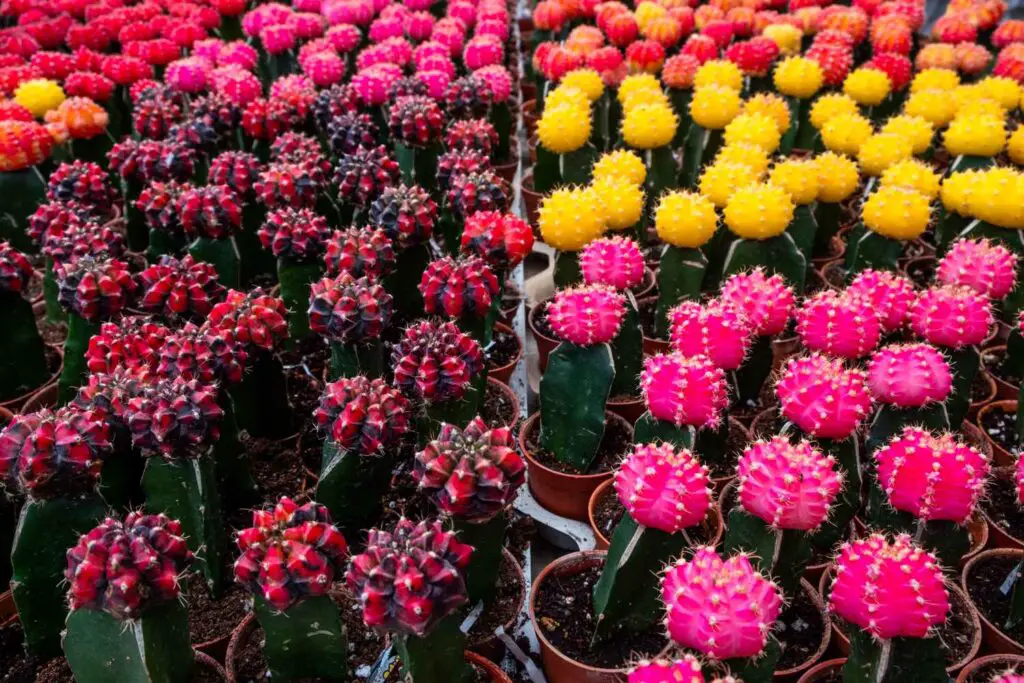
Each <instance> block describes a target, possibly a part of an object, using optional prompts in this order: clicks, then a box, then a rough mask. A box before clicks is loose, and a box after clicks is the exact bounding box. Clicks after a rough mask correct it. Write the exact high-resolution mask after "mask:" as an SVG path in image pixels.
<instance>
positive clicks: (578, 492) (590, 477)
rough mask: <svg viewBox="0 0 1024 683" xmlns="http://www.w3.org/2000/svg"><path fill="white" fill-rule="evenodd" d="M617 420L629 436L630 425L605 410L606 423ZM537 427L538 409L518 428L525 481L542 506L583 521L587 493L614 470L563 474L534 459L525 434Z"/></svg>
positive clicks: (584, 519) (585, 513)
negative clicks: (596, 472) (527, 445)
mask: <svg viewBox="0 0 1024 683" xmlns="http://www.w3.org/2000/svg"><path fill="white" fill-rule="evenodd" d="M612 420H619V421H620V422H621V423H622V425H623V426H624V427H625V428H626V429H627V430H629V434H630V439H632V434H633V427H632V426H630V424H629V423H628V422H627V421H626V420H625V418H622V417H619V416H618V415H616V414H615V413H612V412H607V411H606V412H605V422H606V423H607V422H609V421H612ZM538 429H540V412H536V413H534V414H533V415H531V416H530V417H529V418H528V419H527V420H526V421H525V422H523V425H522V426H521V427H520V428H519V449H520V450H521V451H522V453H523V455H524V456H525V457H526V472H527V481H528V483H529V485H530V492H531V493H533V496H534V498H536V499H537V502H538V503H540V504H541V505H542V506H543V507H544V508H545V509H547V510H549V511H551V512H553V513H555V514H556V515H560V516H562V517H568V518H569V519H575V520H579V521H581V522H585V521H586V520H587V504H588V503H589V502H590V495H591V494H592V493H593V492H594V489H596V488H597V487H598V486H600V485H601V484H602V483H603V482H605V481H606V480H608V479H611V478H612V475H613V474H614V472H612V471H608V472H600V473H598V474H566V473H564V472H559V471H557V470H552V469H549V468H547V467H545V466H544V465H542V464H540V463H539V462H537V460H535V459H534V457H533V454H531V453H530V451H529V449H528V448H527V447H526V441H527V438H526V437H527V435H529V434H531V433H532V432H534V431H535V430H538Z"/></svg>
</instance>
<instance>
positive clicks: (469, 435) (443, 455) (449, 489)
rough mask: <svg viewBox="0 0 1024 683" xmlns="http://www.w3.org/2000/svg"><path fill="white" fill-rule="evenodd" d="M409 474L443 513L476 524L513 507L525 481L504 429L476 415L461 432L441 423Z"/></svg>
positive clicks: (523, 467)
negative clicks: (510, 506) (433, 438)
mask: <svg viewBox="0 0 1024 683" xmlns="http://www.w3.org/2000/svg"><path fill="white" fill-rule="evenodd" d="M412 476H413V479H414V480H415V481H416V483H417V484H419V487H420V489H422V490H423V491H425V492H426V493H427V494H428V495H429V496H430V497H431V499H432V500H433V501H434V503H435V504H436V505H437V507H438V509H439V510H440V511H441V512H444V513H447V514H449V515H452V516H454V517H459V518H463V519H467V520H470V521H477V522H479V521H487V520H489V519H492V518H493V517H494V516H495V515H496V514H498V513H499V512H501V511H502V510H504V509H505V508H506V507H508V506H509V505H510V504H511V503H512V501H513V499H515V497H516V492H517V491H518V490H519V487H520V486H522V485H523V483H524V482H525V481H526V463H525V462H524V461H523V459H522V458H521V457H520V456H519V454H518V453H516V450H515V448H514V447H513V444H512V435H511V433H510V432H509V430H508V429H506V428H504V427H495V428H489V427H488V426H487V425H486V424H484V421H483V420H482V419H481V418H479V417H475V418H473V420H472V421H471V422H470V423H469V425H468V426H467V427H466V428H465V429H459V428H458V427H456V426H455V425H450V424H447V423H445V424H444V425H442V426H441V432H440V434H438V436H437V438H436V439H435V440H433V441H431V442H430V443H428V444H427V446H426V448H424V449H423V450H422V451H420V452H419V453H418V454H417V455H416V461H415V462H414V463H413V471H412Z"/></svg>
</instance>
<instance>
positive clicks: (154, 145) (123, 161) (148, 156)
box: [107, 138, 196, 184]
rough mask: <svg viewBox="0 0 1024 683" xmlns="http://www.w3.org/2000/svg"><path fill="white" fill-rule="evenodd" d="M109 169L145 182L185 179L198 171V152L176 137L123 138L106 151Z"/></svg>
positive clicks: (125, 177)
mask: <svg viewBox="0 0 1024 683" xmlns="http://www.w3.org/2000/svg"><path fill="white" fill-rule="evenodd" d="M107 160H108V161H109V163H110V170H111V171H113V172H114V173H117V174H118V175H119V176H121V177H122V178H124V179H125V180H131V181H133V182H136V183H140V184H144V183H151V182H155V181H161V182H166V181H168V180H177V181H186V180H188V179H189V178H191V177H192V175H193V174H194V173H195V166H196V153H195V152H194V151H192V149H191V148H190V147H187V146H185V145H182V144H180V143H178V142H175V141H173V140H160V141H157V140H138V141H136V140H132V139H131V138H128V139H125V140H122V141H121V142H118V143H117V144H115V145H114V146H113V148H112V149H111V150H110V151H109V152H108V153H107Z"/></svg>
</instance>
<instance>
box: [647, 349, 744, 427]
mask: <svg viewBox="0 0 1024 683" xmlns="http://www.w3.org/2000/svg"><path fill="white" fill-rule="evenodd" d="M640 388H641V389H642V390H643V393H644V402H645V403H646V405H647V410H648V411H650V413H651V415H652V416H654V418H655V419H657V420H662V421H665V422H671V423H672V424H674V425H676V426H677V427H681V426H683V425H690V426H693V427H697V428H700V427H717V426H718V424H719V423H720V422H721V418H722V411H723V410H724V409H725V408H726V406H727V405H728V402H729V398H728V390H727V388H726V384H725V373H724V372H723V371H722V369H721V368H720V367H718V366H717V365H715V364H714V363H713V362H712V361H711V359H710V358H708V357H706V356H693V357H690V358H687V357H686V356H683V355H682V354H679V353H671V354H660V355H657V356H650V357H648V358H646V359H644V369H643V372H642V373H641V375H640Z"/></svg>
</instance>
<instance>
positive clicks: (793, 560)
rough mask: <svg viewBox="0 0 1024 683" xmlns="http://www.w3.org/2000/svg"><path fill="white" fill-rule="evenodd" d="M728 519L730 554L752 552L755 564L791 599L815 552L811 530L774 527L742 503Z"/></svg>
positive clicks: (724, 542) (727, 550) (798, 588)
mask: <svg viewBox="0 0 1024 683" xmlns="http://www.w3.org/2000/svg"><path fill="white" fill-rule="evenodd" d="M728 520H729V523H728V525H727V526H726V533H725V538H724V539H723V544H724V548H725V552H726V554H728V555H732V554H734V553H737V552H748V553H751V555H752V558H751V559H752V561H754V563H755V565H757V566H758V567H759V568H761V569H762V570H764V571H765V572H767V573H768V574H770V575H771V577H772V579H773V580H774V581H775V582H776V583H777V584H778V585H779V587H780V588H781V589H782V592H783V593H784V594H785V595H786V597H787V598H788V599H790V600H792V599H794V598H795V597H796V595H797V593H798V591H799V590H800V579H801V578H802V577H803V574H804V569H805V568H806V567H807V564H808V563H809V562H810V560H811V558H812V557H813V555H814V548H813V546H812V545H811V534H810V533H809V532H805V531H798V530H795V529H773V528H772V527H771V526H770V525H769V524H768V523H767V522H765V521H764V520H762V519H760V518H758V517H755V516H753V515H751V514H748V513H747V512H746V511H745V510H744V509H743V508H742V507H740V506H737V507H735V508H733V509H732V510H730V511H729V517H728Z"/></svg>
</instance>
